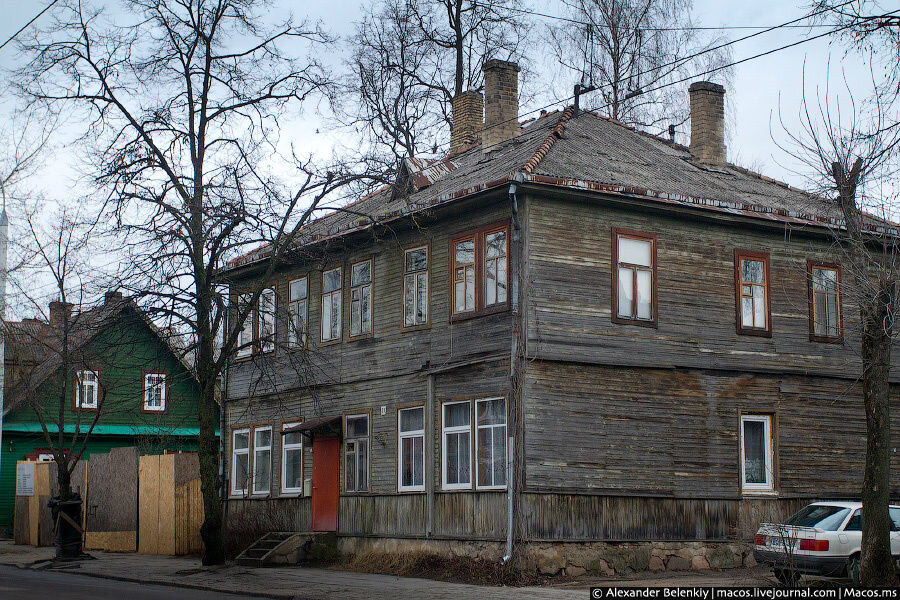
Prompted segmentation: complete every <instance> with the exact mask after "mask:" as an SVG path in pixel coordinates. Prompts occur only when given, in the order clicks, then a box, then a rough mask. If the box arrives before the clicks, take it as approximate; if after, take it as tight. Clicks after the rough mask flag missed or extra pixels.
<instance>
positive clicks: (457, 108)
mask: <svg viewBox="0 0 900 600" xmlns="http://www.w3.org/2000/svg"><path fill="white" fill-rule="evenodd" d="M483 120H484V98H483V97H482V95H481V93H480V92H476V91H474V90H469V91H468V92H463V93H461V94H459V95H458V96H456V98H454V99H453V120H452V122H451V124H450V152H453V151H454V150H458V149H460V148H463V147H465V146H469V145H471V144H477V143H479V142H480V141H481V123H482V121H483Z"/></svg>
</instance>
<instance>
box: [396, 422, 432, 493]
mask: <svg viewBox="0 0 900 600" xmlns="http://www.w3.org/2000/svg"><path fill="white" fill-rule="evenodd" d="M409 410H421V411H422V429H410V430H408V431H403V429H402V428H401V423H402V422H403V421H402V420H401V415H402V413H404V412H405V411H409ZM425 410H426V409H425V405H424V404H420V405H418V406H406V407H403V408H400V409H397V490H398V491H400V492H424V491H425V473H424V471H423V473H422V483H421V485H403V440H405V439H409V438H419V437H420V438H422V467H423V469H427V466H426V465H425Z"/></svg>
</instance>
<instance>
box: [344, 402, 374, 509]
mask: <svg viewBox="0 0 900 600" xmlns="http://www.w3.org/2000/svg"><path fill="white" fill-rule="evenodd" d="M344 440H345V442H344V448H345V454H344V457H345V462H344V475H345V488H344V489H345V491H347V492H367V491H369V415H368V414H361V415H349V416H348V417H347V420H346V430H345V431H344Z"/></svg>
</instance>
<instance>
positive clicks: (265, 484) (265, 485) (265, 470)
mask: <svg viewBox="0 0 900 600" xmlns="http://www.w3.org/2000/svg"><path fill="white" fill-rule="evenodd" d="M271 452H272V451H271V450H263V451H261V452H257V453H256V456H255V458H254V463H253V490H254V491H257V492H267V491H269V488H270V487H271V481H272V461H271V456H272V454H271Z"/></svg>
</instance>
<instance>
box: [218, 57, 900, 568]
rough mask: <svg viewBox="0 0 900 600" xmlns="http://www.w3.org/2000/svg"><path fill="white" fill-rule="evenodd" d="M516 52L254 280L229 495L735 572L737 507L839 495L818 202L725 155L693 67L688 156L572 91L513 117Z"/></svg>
mask: <svg viewBox="0 0 900 600" xmlns="http://www.w3.org/2000/svg"><path fill="white" fill-rule="evenodd" d="M517 71H518V69H517V67H516V66H515V65H514V64H512V63H505V62H501V61H490V62H488V63H487V65H486V66H485V96H484V102H483V103H482V99H481V95H480V94H478V93H473V92H469V93H467V94H464V95H462V96H460V97H458V98H457V101H456V102H455V103H454V115H453V118H454V126H453V128H452V133H451V135H452V140H451V150H450V153H449V154H448V156H447V157H446V158H444V159H443V160H439V161H434V162H431V161H416V160H408V161H407V162H406V163H405V165H404V169H403V170H402V172H401V174H400V177H399V179H398V181H397V183H396V185H394V186H392V187H391V188H388V189H384V190H382V191H380V192H378V193H376V194H374V195H372V196H370V197H368V198H365V199H363V200H362V201H360V202H358V203H357V204H355V205H354V206H353V207H352V211H348V212H337V213H334V214H330V215H327V216H325V217H323V218H321V219H319V220H318V221H316V222H314V223H312V224H311V225H310V226H309V227H308V228H307V235H306V237H305V238H304V240H303V243H302V245H301V250H302V254H298V256H300V255H302V257H303V258H298V259H297V260H296V261H293V262H291V264H284V265H283V267H282V268H281V269H280V270H279V271H278V274H277V277H276V278H275V279H274V280H272V281H268V282H265V283H266V285H267V286H268V289H267V291H266V292H265V293H264V294H263V295H262V296H261V298H260V305H259V307H257V309H258V310H257V311H256V312H255V314H254V318H253V319H252V320H251V321H249V322H248V324H247V327H246V330H245V332H244V336H243V339H244V342H245V343H244V346H243V350H242V351H240V352H239V355H238V356H237V357H236V359H235V360H234V361H233V362H232V364H231V365H230V370H229V377H228V385H227V403H226V410H227V423H228V427H229V430H228V431H227V432H225V435H227V436H228V444H227V445H228V453H227V466H226V472H227V474H228V475H227V476H228V479H229V480H228V489H229V492H230V498H231V500H230V501H229V502H230V506H229V510H230V511H231V513H232V514H234V513H235V512H238V511H240V510H251V509H252V508H253V507H254V505H260V504H266V505H268V508H269V509H273V508H274V507H278V508H277V510H280V511H282V512H283V514H284V515H285V518H286V519H287V520H288V521H289V522H290V523H292V526H293V527H294V528H295V529H296V530H297V531H308V530H316V531H336V532H337V534H338V536H339V540H340V545H341V547H342V548H343V549H344V550H346V551H365V550H367V549H373V548H376V549H377V548H388V547H389V548H395V549H404V548H405V549H420V550H422V549H430V550H432V551H436V552H446V551H449V550H448V548H452V549H453V550H452V551H453V552H465V551H469V552H472V553H483V554H487V555H490V556H495V557H500V556H503V555H505V554H507V553H508V551H509V548H510V547H511V546H512V548H514V549H515V550H516V551H517V552H518V554H517V556H518V557H519V559H520V560H521V561H522V564H524V565H532V566H535V567H538V568H540V569H542V570H543V571H545V572H548V573H556V572H560V571H561V570H562V569H566V572H568V573H580V572H583V571H584V570H595V571H599V572H604V573H611V572H613V571H620V572H621V571H622V570H624V569H626V568H628V567H631V568H634V569H641V568H654V569H662V568H669V569H680V568H691V567H693V568H702V567H704V566H706V565H712V566H719V567H722V566H739V565H740V564H742V563H743V562H745V561H747V560H748V552H747V546H742V545H740V542H744V541H747V540H748V539H750V536H751V535H752V532H753V531H754V530H755V527H756V525H757V523H758V522H759V521H760V520H761V519H766V518H775V517H778V516H781V515H784V514H785V513H787V512H790V511H792V510H794V509H795V508H796V507H798V506H800V505H802V504H803V503H806V502H808V501H811V500H814V499H820V498H849V497H857V496H858V495H859V493H860V486H861V482H862V472H863V469H862V467H863V459H864V456H863V455H864V448H865V423H864V413H863V404H862V399H861V392H860V386H859V384H858V380H859V376H860V362H859V355H858V351H857V348H858V346H859V339H858V333H857V327H856V322H857V318H858V311H857V308H856V306H854V305H853V304H852V303H851V301H850V299H849V298H845V296H844V295H842V293H841V280H842V277H843V274H842V271H841V265H840V264H839V262H838V259H837V257H836V256H835V255H834V254H833V253H832V249H833V237H832V234H831V228H832V227H835V226H839V225H840V223H839V221H837V219H836V215H835V213H834V211H833V210H832V209H830V208H828V207H827V206H825V205H824V202H823V201H822V200H821V199H818V198H815V197H812V196H809V195H807V194H806V193H804V192H802V191H800V190H797V189H793V188H791V187H789V186H788V185H785V184H782V183H779V182H777V181H774V180H772V179H769V178H766V177H763V176H761V175H758V174H756V173H752V172H749V171H747V170H746V169H743V168H739V167H736V166H734V165H731V164H729V163H727V162H726V160H725V143H724V118H723V114H724V102H723V96H724V92H725V90H724V89H723V88H722V87H721V86H718V85H715V84H710V83H705V82H701V83H695V84H694V85H692V86H691V88H690V96H691V113H692V130H691V146H690V148H687V147H684V146H681V145H678V144H676V143H674V142H673V141H671V140H669V139H662V138H658V137H655V136H652V135H648V134H644V133H641V132H638V131H634V130H632V129H630V128H628V127H625V126H623V125H621V124H619V123H616V122H614V121H611V120H609V119H606V118H603V117H600V116H598V115H596V114H593V113H591V112H585V111H579V110H578V109H577V108H576V107H569V108H567V109H565V110H564V111H562V112H555V113H550V114H545V115H542V116H541V117H540V118H538V119H536V120H533V121H530V122H527V123H526V124H524V125H520V124H519V121H518V106H517V89H516V86H517ZM482 109H483V110H484V113H483V114H484V121H483V126H482V116H481V115H482ZM360 214H361V215H367V216H368V217H369V218H360V217H359V215H360ZM265 253H266V249H265V248H262V249H260V250H259V251H257V252H255V253H251V254H249V255H247V256H244V257H242V258H241V259H239V260H237V261H234V263H232V265H231V267H230V270H229V272H228V274H227V275H228V277H229V278H230V283H231V285H232V288H233V290H234V295H235V298H239V296H240V291H241V289H242V285H246V282H250V281H255V279H254V278H255V277H256V272H257V268H258V265H260V264H261V262H262V260H261V259H262V258H264V257H265ZM271 336H275V337H274V338H272V337H271ZM276 342H278V343H276ZM300 357H304V358H305V361H304V360H300ZM297 362H304V364H307V365H308V367H309V368H308V369H307V370H306V371H304V376H302V377H301V376H300V375H299V374H298V373H296V372H294V371H292V370H291V369H289V368H288V367H287V365H289V364H296V363H297ZM273 374H274V375H273ZM894 415H895V417H894V418H895V419H897V418H898V417H897V415H898V412H897V410H895V411H894ZM897 456H898V455H894V458H893V460H894V461H895V462H894V468H897V467H898V466H900V459H898V458H897ZM894 485H895V488H894V490H893V492H894V493H895V494H900V487H898V486H897V485H896V484H894ZM385 539H388V540H391V542H390V545H385V544H383V543H382V542H383V540H385ZM250 541H251V540H248V541H247V542H248V543H250Z"/></svg>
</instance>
